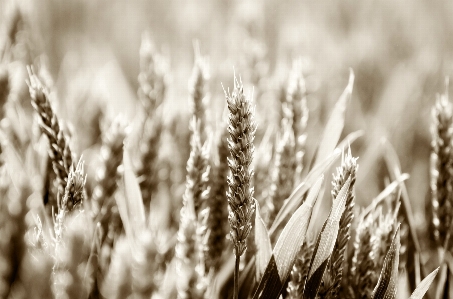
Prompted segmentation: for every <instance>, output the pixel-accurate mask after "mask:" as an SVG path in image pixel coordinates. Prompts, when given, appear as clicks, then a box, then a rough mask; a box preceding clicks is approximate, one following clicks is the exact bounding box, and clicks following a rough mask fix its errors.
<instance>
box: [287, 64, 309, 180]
mask: <svg viewBox="0 0 453 299" xmlns="http://www.w3.org/2000/svg"><path fill="white" fill-rule="evenodd" d="M288 81H289V82H288V90H287V95H286V98H287V100H286V101H287V104H288V105H289V107H290V113H289V114H288V113H287V114H288V115H287V118H289V119H290V120H291V123H292V126H293V132H294V138H295V143H296V144H295V147H296V149H295V153H296V180H297V181H299V180H300V176H301V174H302V170H303V159H304V155H305V143H306V140H307V133H306V129H307V122H308V114H309V112H308V108H307V97H306V87H305V80H304V77H303V74H302V61H301V59H298V60H295V61H294V62H293V67H292V70H291V73H290V76H289V79H288Z"/></svg>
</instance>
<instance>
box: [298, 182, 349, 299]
mask: <svg viewBox="0 0 453 299" xmlns="http://www.w3.org/2000/svg"><path fill="white" fill-rule="evenodd" d="M350 185H351V178H348V180H347V181H346V183H345V184H344V185H343V187H342V188H341V189H340V192H339V193H338V195H337V197H336V198H335V200H334V201H333V205H332V209H331V210H330V214H329V217H328V218H327V220H326V221H325V222H324V225H323V227H322V230H321V232H320V234H319V237H318V239H317V241H316V245H315V249H314V251H313V256H312V259H311V262H310V269H309V270H308V276H307V281H306V284H305V288H304V298H308V299H314V298H316V295H317V294H318V290H319V286H320V285H321V281H322V276H323V275H324V271H325V270H326V267H327V263H328V261H329V259H330V256H331V255H332V251H333V248H334V246H335V242H336V240H337V236H338V231H339V229H340V218H341V216H342V215H343V212H344V211H345V209H346V199H347V195H348V190H349V186H350Z"/></svg>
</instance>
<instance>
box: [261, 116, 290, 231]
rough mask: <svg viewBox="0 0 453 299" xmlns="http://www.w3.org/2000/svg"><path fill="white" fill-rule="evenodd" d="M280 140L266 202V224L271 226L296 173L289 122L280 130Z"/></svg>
mask: <svg viewBox="0 0 453 299" xmlns="http://www.w3.org/2000/svg"><path fill="white" fill-rule="evenodd" d="M281 135H282V137H281V140H280V141H279V142H278V144H277V150H276V153H275V157H274V165H273V167H274V169H273V173H272V179H271V186H270V190H269V198H268V200H267V201H266V204H267V206H266V207H267V210H266V215H267V216H266V222H267V223H268V225H271V224H272V222H273V221H274V219H275V216H277V214H278V212H279V211H280V208H281V207H282V206H283V202H284V201H285V199H287V198H288V197H289V195H291V192H292V191H293V188H294V175H295V171H296V155H295V149H296V148H295V143H294V131H293V128H292V126H291V122H288V121H287V122H285V125H283V126H282V130H281Z"/></svg>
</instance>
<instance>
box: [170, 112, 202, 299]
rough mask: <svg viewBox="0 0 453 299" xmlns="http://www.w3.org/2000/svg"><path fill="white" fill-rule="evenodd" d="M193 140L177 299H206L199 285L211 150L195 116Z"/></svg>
mask: <svg viewBox="0 0 453 299" xmlns="http://www.w3.org/2000/svg"><path fill="white" fill-rule="evenodd" d="M191 125H192V127H193V128H194V131H193V134H192V138H191V152H190V157H189V160H188V161H187V177H186V191H185V193H184V196H183V206H182V208H181V216H180V223H179V231H178V236H177V238H178V242H177V245H176V251H175V256H176V262H177V264H176V271H177V274H178V280H177V289H178V298H182V299H184V298H203V296H204V292H205V288H206V286H205V285H204V284H200V278H201V276H200V275H199V273H200V272H199V271H202V272H204V270H200V269H199V268H197V267H200V265H199V263H200V262H201V263H203V265H202V267H204V266H205V265H204V260H201V261H200V257H204V256H205V249H204V248H203V247H204V246H206V241H205V240H204V239H203V236H204V235H205V233H206V219H207V218H206V216H207V215H206V214H205V213H206V212H205V211H204V208H205V207H206V205H207V202H206V201H207V199H208V198H209V185H208V178H209V165H208V163H209V156H208V149H207V146H206V144H205V146H202V145H201V140H200V138H201V136H200V134H201V132H200V130H201V129H200V122H199V121H197V120H196V118H195V117H194V118H193V120H192V124H191Z"/></svg>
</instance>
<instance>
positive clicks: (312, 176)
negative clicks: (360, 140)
mask: <svg viewBox="0 0 453 299" xmlns="http://www.w3.org/2000/svg"><path fill="white" fill-rule="evenodd" d="M340 153H341V151H340V150H339V149H337V150H335V151H334V152H333V153H332V154H331V155H330V156H329V157H327V158H326V159H325V160H324V161H323V162H322V163H319V164H317V165H316V166H315V167H314V168H313V169H312V170H311V171H310V172H309V173H308V175H307V177H306V178H305V180H304V181H303V182H302V183H300V184H299V186H297V187H296V189H295V190H294V191H293V193H292V194H291V195H290V196H289V197H288V199H287V200H286V202H285V204H284V205H283V207H282V208H281V209H280V211H279V212H278V214H277V216H276V217H275V220H274V223H272V226H271V228H270V229H269V233H270V234H273V233H274V231H275V230H276V229H277V227H278V226H279V225H280V224H281V223H282V222H283V220H284V219H285V218H286V216H288V215H289V214H291V213H292V212H293V211H294V210H296V209H297V207H298V206H299V205H300V204H301V203H302V201H303V198H304V195H305V193H306V192H307V191H308V189H310V187H311V186H313V184H314V183H315V182H316V180H318V178H319V177H320V176H321V175H322V174H323V173H324V172H325V171H326V170H327V169H328V168H329V167H330V166H331V165H332V164H333V163H334V162H335V161H336V160H337V159H338V157H340Z"/></svg>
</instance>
